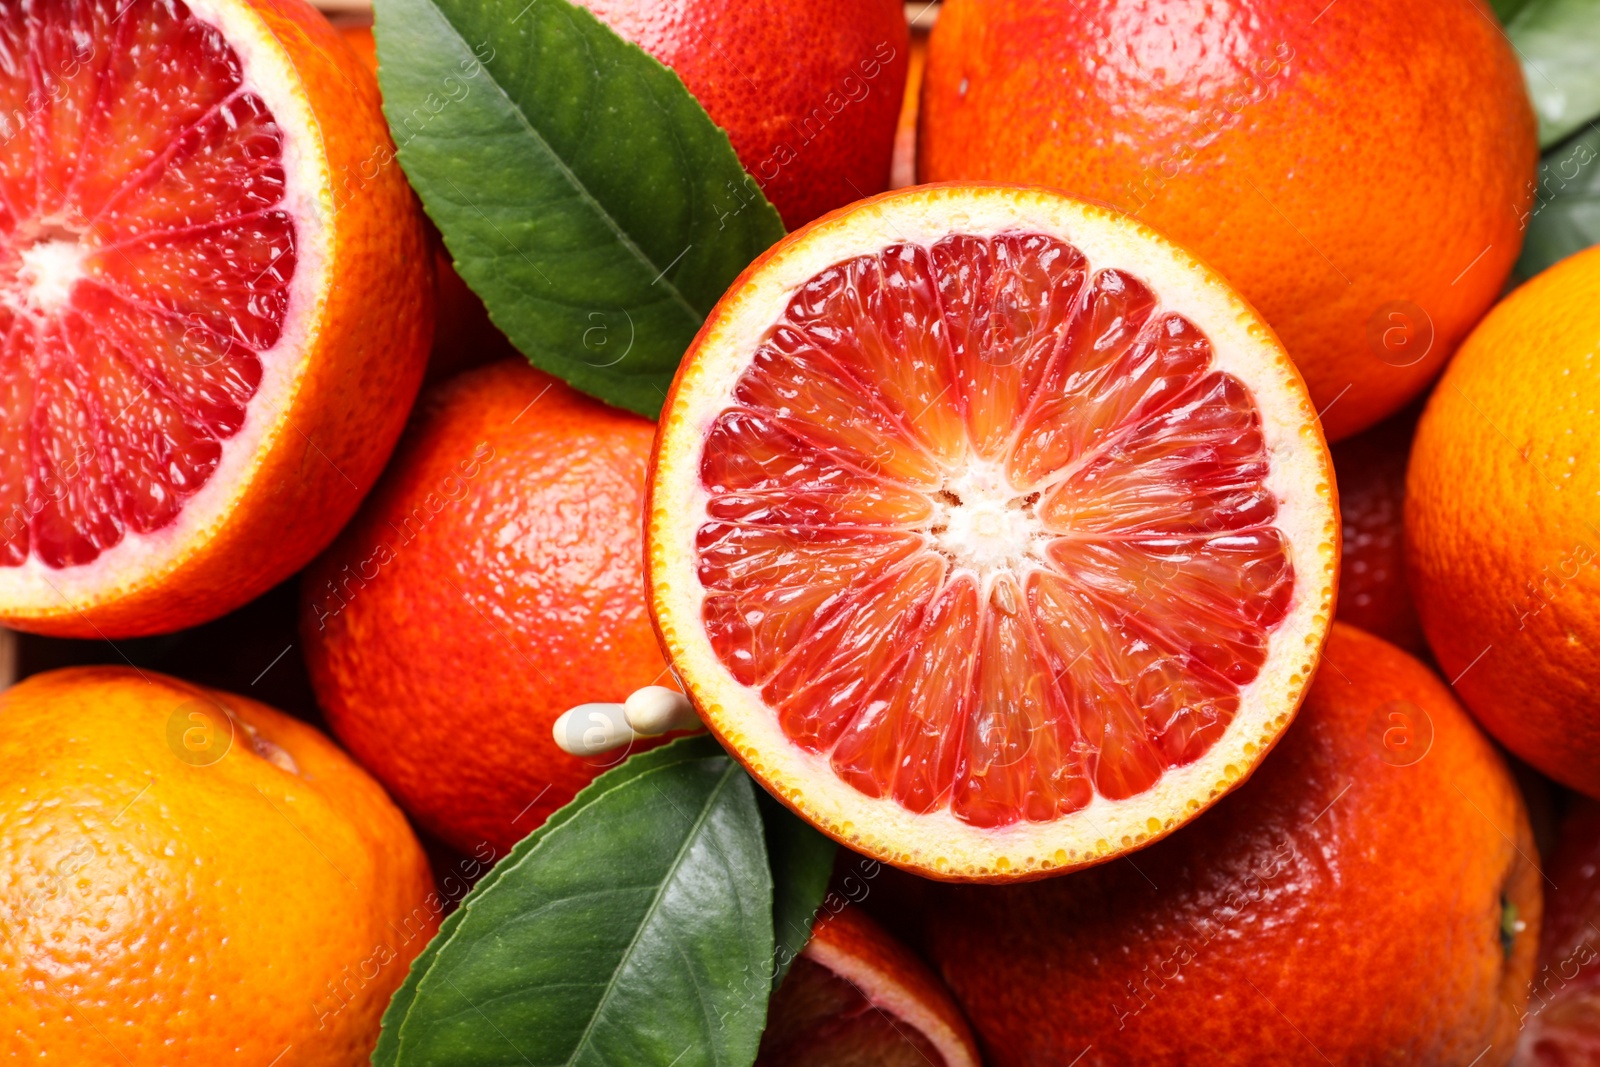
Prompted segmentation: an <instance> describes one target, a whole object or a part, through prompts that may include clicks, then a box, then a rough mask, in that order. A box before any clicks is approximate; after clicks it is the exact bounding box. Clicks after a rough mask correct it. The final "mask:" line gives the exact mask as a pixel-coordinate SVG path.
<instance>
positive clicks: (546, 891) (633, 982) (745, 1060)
mask: <svg viewBox="0 0 1600 1067" xmlns="http://www.w3.org/2000/svg"><path fill="white" fill-rule="evenodd" d="M771 909H772V881H771V874H770V871H769V870H768V867H767V861H766V853H765V846H764V843H763V837H762V827H761V817H760V814H759V812H758V809H757V807H756V800H755V788H754V786H753V785H752V784H751V782H750V779H749V777H748V776H747V775H746V774H745V773H744V772H743V771H742V770H741V769H740V768H739V766H738V765H737V764H736V763H734V762H733V761H732V760H730V759H729V758H728V757H727V755H726V754H725V753H724V752H723V751H722V749H721V748H720V747H719V746H718V745H717V744H716V742H715V741H713V740H711V739H710V738H708V737H705V736H703V735H702V736H699V737H693V738H687V739H684V740H681V741H678V742H675V743H673V744H671V745H667V746H663V747H662V748H659V749H654V750H652V751H650V752H647V753H643V754H641V755H638V756H635V757H633V758H631V759H630V760H628V761H627V762H626V763H624V764H623V765H622V766H621V767H619V768H617V769H616V770H613V771H610V772H607V773H606V774H604V775H602V776H601V777H599V778H597V779H596V780H595V781H594V783H593V784H591V785H590V787H589V788H588V789H586V790H584V791H583V793H581V794H579V796H578V797H577V798H576V799H575V800H574V801H573V802H572V803H571V804H569V805H568V806H567V807H565V808H563V809H562V810H561V811H559V812H557V813H556V815H555V816H553V817H552V818H551V820H550V821H549V822H547V823H546V824H545V825H544V826H543V827H541V828H540V829H539V830H537V831H535V832H534V833H533V834H532V835H530V836H529V837H528V838H527V839H525V840H524V841H522V842H521V843H519V844H518V845H517V847H516V848H515V849H513V850H512V852H511V854H510V855H509V856H507V857H506V859H505V861H504V862H502V863H501V864H500V866H498V867H496V868H495V870H494V871H492V872H491V873H490V874H489V875H488V876H487V877H486V878H485V880H484V882H483V884H481V885H480V886H479V887H478V888H477V889H475V890H474V891H473V892H472V894H470V895H469V896H468V897H467V899H466V900H465V901H464V902H463V904H462V907H461V909H460V910H459V911H457V912H456V913H455V914H454V915H452V916H451V917H450V919H449V920H447V922H446V923H445V928H444V929H442V930H441V931H440V934H439V936H438V937H437V938H436V939H435V940H434V942H433V944H432V945H430V946H429V948H428V950H427V952H426V953H425V955H424V956H423V957H419V959H418V962H417V964H416V965H415V966H414V967H413V969H412V974H411V975H410V976H409V977H408V979H407V982H406V985H405V986H404V987H402V989H401V991H400V992H399V993H397V994H396V996H395V999H394V1001H393V1002H392V1003H391V1005H390V1008H389V1011H388V1012H387V1013H386V1014H385V1017H384V1027H385V1031H384V1034H383V1037H382V1039H381V1040H380V1043H379V1048H378V1051H377V1053H375V1056H374V1062H375V1063H377V1064H380V1065H383V1067H389V1065H394V1067H422V1065H434V1064H449V1065H451V1067H490V1065H502V1064H503V1065H508V1067H509V1065H512V1064H524V1063H526V1064H537V1065H540V1067H543V1065H547V1064H552V1065H553V1064H564V1065H574V1067H576V1065H584V1067H601V1065H611V1064H618V1063H628V1064H639V1065H641V1067H651V1065H659V1067H668V1065H669V1064H670V1065H675V1067H695V1065H708V1067H710V1065H718V1067H727V1065H732V1067H744V1065H746V1064H749V1063H750V1062H751V1061H752V1060H753V1059H754V1057H755V1052H756V1047H757V1045H758V1043H759V1040H760V1035H761V1029H762V1027H763V1025H764V1024H765V1021H766V1000H767V993H768V988H769V986H768V975H769V974H770V961H771V958H772V944H773V942H772V912H771Z"/></svg>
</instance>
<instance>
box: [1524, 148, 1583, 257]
mask: <svg viewBox="0 0 1600 1067" xmlns="http://www.w3.org/2000/svg"><path fill="white" fill-rule="evenodd" d="M1529 210H1530V211H1531V214H1530V215H1529V218H1528V226H1527V231H1526V232H1525V233H1524V234H1523V238H1522V257H1521V258H1520V259H1518V260H1517V267H1516V277H1517V278H1518V279H1526V278H1531V277H1533V276H1534V275H1535V274H1538V273H1539V272H1540V271H1542V270H1544V269H1545V268H1546V267H1548V266H1550V264H1552V263H1554V262H1556V260H1558V259H1565V258H1566V257H1568V256H1570V255H1572V253H1574V252H1577V251H1581V250H1582V249H1585V248H1588V247H1589V246H1590V245H1593V244H1600V129H1596V128H1591V129H1589V130H1587V131H1585V132H1584V133H1581V134H1579V135H1578V136H1577V137H1574V138H1572V139H1571V140H1568V141H1565V142H1563V143H1561V144H1559V145H1557V146H1556V147H1555V148H1552V149H1551V150H1550V151H1548V152H1546V153H1545V155H1544V159H1543V160H1542V161H1540V163H1539V184H1538V188H1537V191H1536V193H1535V196H1534V202H1533V206H1532V208H1530V209H1529Z"/></svg>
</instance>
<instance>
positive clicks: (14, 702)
mask: <svg viewBox="0 0 1600 1067" xmlns="http://www.w3.org/2000/svg"><path fill="white" fill-rule="evenodd" d="M212 701H215V702H217V703H220V704H222V705H224V706H225V707H226V708H227V709H228V711H229V712H231V713H232V715H233V716H234V718H235V720H237V722H238V723H239V724H240V725H239V726H238V727H236V728H235V729H234V733H233V740H232V744H231V747H229V748H228V749H227V751H226V754H224V755H223V756H222V757H221V758H220V759H218V760H216V761H215V762H212V763H209V764H202V765H195V764H191V763H187V762H184V761H183V760H181V759H179V758H178V755H177V752H178V750H179V748H180V747H181V745H182V742H181V741H179V742H177V743H176V744H177V746H178V747H172V746H171V745H169V740H168V738H169V733H168V730H169V719H171V718H172V717H173V716H174V715H177V716H178V717H179V718H180V721H181V724H183V725H187V724H188V723H189V722H191V720H189V719H188V718H187V712H188V711H192V710H194V709H195V708H197V707H198V708H205V709H210V710H212V711H214V705H213V704H212V703H211V702H212ZM212 721H213V725H214V726H215V727H216V728H218V729H225V726H223V725H222V724H224V723H225V722H226V717H225V716H223V715H222V714H220V713H217V714H215V717H214V718H213V720H212ZM245 725H248V726H249V727H253V728H254V729H255V730H256V731H258V734H259V737H260V738H264V739H265V740H266V741H268V742H271V743H272V744H274V745H276V746H278V747H279V748H281V749H283V750H285V751H287V753H288V754H289V757H290V758H291V759H292V760H293V761H294V763H295V764H296V765H297V766H298V769H299V773H298V774H294V773H290V772H289V771H286V770H284V769H282V768H281V767H280V766H277V765H275V764H274V763H272V762H269V761H268V760H267V759H265V758H263V757H262V756H261V755H258V754H257V752H256V751H255V749H254V748H253V745H252V741H251V738H250V736H249V734H248V733H247V732H246V730H245V728H244V727H245ZM0 781H3V782H4V783H5V784H4V787H3V788H0V865H3V867H4V874H3V875H0V887H3V888H0V929H3V930H5V931H6V936H5V937H4V938H3V939H0V1033H3V1034H5V1039H4V1042H3V1047H4V1049H5V1052H6V1053H7V1056H6V1058H7V1060H8V1061H16V1062H21V1061H24V1060H26V1061H29V1062H41V1061H43V1062H49V1063H64V1064H72V1065H73V1067H167V1065H170V1064H173V1063H193V1064H222V1063H240V1064H246V1063H249V1064H261V1065H266V1064H268V1063H272V1064H274V1065H275V1067H357V1065H358V1064H364V1063H365V1062H366V1056H367V1054H368V1053H369V1052H370V1050H371V1048H372V1046H373V1044H374V1043H375V1042H376V1041H377V1037H378V1021H379V1017H380V1015H381V1014H382V1012H383V1009H384V1006H385V1005H386V1004H387V1002H388V999H389V996H390V994H391V993H392V992H393V991H394V990H395V989H396V988H397V987H398V986H399V985H400V983H401V981H402V980H403V979H404V978H405V974H406V968H407V967H408V966H409V964H410V961H411V959H412V957H413V956H415V955H416V954H417V952H419V951H420V950H421V949H422V947H423V945H425V944H426V943H427V941H428V939H429V938H430V937H431V936H432V935H433V933H434V931H435V929H436V927H437V922H438V918H437V911H438V907H439V902H438V898H437V896H436V894H435V893H434V888H433V880H432V878H431V876H430V874H429V871H428V865H427V861H426V858H425V857H424V855H423V852H422V848H421V846H420V845H419V844H418V843H417V840H416V838H415V837H414V836H413V834H412V832H411V829H410V827H409V826H407V824H406V821H405V818H404V816H402V815H401V814H400V811H399V809H398V808H396V807H395V806H394V804H393V803H392V802H391V801H390V800H389V798H388V797H387V796H385V795H384V792H383V790H382V789H381V788H379V786H378V784H377V783H376V782H374V781H373V780H372V779H371V778H369V777H368V776H367V774H366V773H365V772H364V771H362V770H361V768H360V767H358V766H356V765H355V763H354V762H353V761H352V760H351V759H350V758H349V757H348V756H346V755H345V754H344V753H343V752H341V751H339V749H337V748H336V747H335V746H334V745H333V744H332V743H331V742H330V741H329V740H328V739H327V738H325V737H324V736H323V735H322V734H320V733H318V732H317V731H316V730H315V729H313V728H312V727H310V726H307V725H306V724H304V723H302V722H299V721H297V720H295V719H291V718H289V717H288V716H286V715H283V714H282V713H280V712H277V711H274V710H272V709H271V708H269V707H267V706H265V705H264V704H258V703H256V702H255V701H252V700H247V699H245V698H244V697H239V696H234V695H232V694H227V693H220V692H216V691H208V690H204V689H201V688H200V687H198V686H192V685H190V684H188V683H186V682H182V681H179V680H177V679H175V678H169V677H166V676H165V675H159V674H152V673H149V672H145V673H144V674H143V675H141V674H140V673H138V672H136V671H135V670H132V669H129V668H121V667H89V668H76V669H69V670H61V671H52V672H50V673H48V674H42V675H34V676H33V677H31V678H29V679H27V680H26V681H24V682H22V683H21V684H20V685H17V686H15V687H14V688H12V689H10V690H8V691H7V692H6V693H5V694H4V695H3V696H0ZM280 1056H281V1058H276V1059H275V1057H280Z"/></svg>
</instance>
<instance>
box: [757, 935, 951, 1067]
mask: <svg viewBox="0 0 1600 1067" xmlns="http://www.w3.org/2000/svg"><path fill="white" fill-rule="evenodd" d="M981 1062H982V1061H981V1060H980V1059H979V1057H978V1048H977V1043H976V1042H975V1041H974V1040H973V1037H972V1030H971V1028H970V1027H969V1026H968V1025H967V1020H966V1019H965V1018H963V1017H962V1015H961V1009H960V1008H958V1007H956V1002H955V998H953V997H952V996H951V995H950V991H949V990H948V989H947V988H945V985H944V983H943V982H941V981H939V979H938V978H937V977H936V976H935V975H934V973H933V972H932V971H930V970H929V969H928V965H927V964H925V963H923V962H922V961H921V960H919V959H917V957H916V956H914V955H912V954H911V951H910V950H909V949H907V948H906V947H905V946H904V945H902V944H900V943H899V942H898V941H896V940H895V939H894V938H892V937H890V936H889V935H888V934H887V933H886V932H885V931H884V930H883V928H882V927H880V926H879V925H878V924H877V923H875V922H873V921H872V920H871V919H869V918H867V916H866V914H865V913H864V912H861V911H859V910H857V909H856V908H853V907H850V906H849V905H844V906H843V907H842V908H841V909H840V910H838V911H836V912H832V913H830V914H826V915H824V916H822V918H820V919H818V920H817V923H816V926H815V927H814V928H813V930H812V934H811V940H810V941H809V942H807V943H806V947H805V949H804V951H802V952H801V953H800V955H799V957H798V958H796V959H795V961H794V964H793V965H792V966H791V967H790V968H789V973H788V974H787V975H785V976H784V979H783V984H782V985H780V986H779V987H778V989H777V991H776V992H775V993H773V995H772V1002H771V1004H770V1005H769V1006H768V1008H767V1028H766V1032H765V1033H763V1034H762V1036H761V1050H760V1052H759V1053H758V1054H757V1056H756V1062H755V1067H848V1065H851V1064H855V1065H860V1067H866V1065H868V1064H871V1065H872V1067H979V1064H980V1063H981Z"/></svg>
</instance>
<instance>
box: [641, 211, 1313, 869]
mask: <svg viewBox="0 0 1600 1067" xmlns="http://www.w3.org/2000/svg"><path fill="white" fill-rule="evenodd" d="M650 490H651V497H650V504H649V530H648V537H649V568H648V569H649V580H650V587H651V609H652V612H653V615H654V618H655V621H656V625H657V629H658V631H659V633H660V636H661V638H662V641H663V643H664V647H665V648H666V650H667V652H668V654H669V656H670V658H671V661H672V664H673V666H674V667H675V668H676V670H677V672H678V674H679V677H680V678H681V679H682V681H683V683H684V685H685V688H686V690H687V692H688V694H689V696H690V699H691V700H692V701H693V702H694V704H695V706H696V708H697V709H698V710H699V712H700V714H701V717H702V718H703V719H704V720H705V722H706V724H707V725H708V726H709V727H710V728H711V730H712V731H714V732H715V733H716V735H717V736H718V737H719V738H720V739H721V740H722V741H723V742H724V744H726V745H727V746H728V747H729V748H730V749H731V750H732V751H733V752H734V753H735V754H736V756H737V757H738V758H739V759H740V760H741V761H742V762H743V763H744V764H745V766H746V767H747V768H749V770H750V771H751V773H752V774H753V775H755V777H756V778H757V779H759V780H760V781H761V782H762V783H763V784H764V785H765V786H766V787H767V788H768V789H769V790H770V791H772V792H773V793H774V794H775V795H776V796H777V797H779V798H780V799H781V800H783V801H784V802H785V803H787V804H788V805H789V806H790V807H792V808H793V809H794V810H795V811H797V812H798V813H800V814H801V815H802V816H803V817H805V818H806V819H808V820H809V821H811V822H812V823H813V824H815V825H816V826H818V827H819V828H821V829H822V830H823V831H825V832H826V833H828V834H831V835H832V836H834V837H835V838H837V839H838V840H840V841H842V842H844V843H846V844H847V845H849V846H850V847H852V848H854V849H856V850H858V851H861V852H865V853H867V854H869V855H872V856H875V857H878V858H881V859H884V860H887V861H888V862H891V863H894V864H896V865H899V866H902V867H906V868H908V869H912V870H916V871H920V872H922V873H924V874H928V875H931V876H933V877H940V878H951V879H956V878H959V879H987V880H1007V879H1016V878H1028V877H1038V876H1041V875H1044V874H1047V873H1050V872H1055V871H1061V870H1066V869H1068V868H1072V867H1076V866H1081V865H1083V864H1086V863H1093V862H1096V861H1098V860H1102V859H1105V858H1106V857H1108V856H1111V855H1114V854H1116V853H1118V852H1121V851H1124V850H1127V849H1130V848H1134V847H1137V846H1139V845H1142V844H1145V843H1147V842H1149V841H1152V840H1154V839H1156V838H1158V837H1161V836H1162V835H1164V834H1166V833H1167V832H1169V831H1171V830H1172V829H1173V828H1174V827H1176V826H1178V825H1179V824H1181V823H1183V822H1184V821H1186V820H1188V819H1189V818H1192V817H1193V816H1194V815H1195V814H1197V813H1198V812H1199V811H1200V810H1202V809H1203V808H1204V807H1206V806H1207V805H1209V804H1210V803H1211V802H1213V801H1215V800H1216V799H1217V798H1218V797H1220V796H1221V795H1222V794H1223V793H1225V792H1227V791H1228V790H1229V789H1231V788H1233V787H1234V786H1235V785H1237V784H1238V783H1239V782H1240V781H1242V780H1243V779H1244V778H1245V776H1246V775H1248V774H1249V773H1250V771H1251V769H1252V768H1253V767H1254V766H1255V764H1256V762H1257V761H1258V760H1260V759H1261V758H1262V756H1263V755H1265V753H1266V752H1267V750H1268V749H1269V748H1271V747H1272V745H1273V744H1274V743H1275V741H1276V740H1277V738H1278V736H1279V734H1280V733H1281V731H1282V730H1283V729H1284V727H1285V726H1287V725H1288V723H1289V721H1290V719H1291V717H1292V716H1293V714H1294V711H1295V709H1296V708H1297V707H1298V705H1299V702H1300V699H1301V696H1302V694H1303V693H1304V691H1305V687H1306V685H1307V683H1308V681H1309V680H1310V677H1311V673H1312V670H1313V668H1314V666H1315V664H1316V660H1317V656H1318V653H1319V650H1320V648H1321V645H1322V641H1323V638H1324V637H1325V636H1326V633H1327V628H1328V622H1329V619H1330V617H1331V615H1332V608H1333V596H1334V588H1335V583H1336V577H1337V570H1338V544H1339V527H1338V516H1337V511H1338V509H1337V504H1336V499H1335V490H1334V482H1333V475H1332V470H1331V467H1330V464H1329V460H1328V453H1327V447H1326V445H1325V443H1324V441H1323V438H1322V433H1321V430H1320V428H1319V426H1318V424H1317V420H1316V413H1315V412H1314V411H1313V410H1312V408H1311V405H1310V401H1309V399H1308V398H1307V395H1306V391H1305V388H1304V385H1303V383H1302V382H1301V379H1300V377H1299V375H1298V373H1297V372H1296V371H1295V369H1294V366H1293V364H1292V363H1291V362H1290V361H1289V358H1288V356H1287V355H1286V354H1285V353H1284V350H1283V348H1282V346H1281V345H1280V344H1279V343H1278V341H1277V339H1276V338H1275V337H1274V335H1273V334H1272V332H1271V330H1270V329H1269V328H1268V327H1267V326H1266V325H1265V324H1264V323H1263V322H1262V320H1261V319H1260V318H1259V317H1258V316H1257V315H1256V314H1255V313H1254V311H1252V310H1251V309H1250V307H1249V306H1248V305H1246V304H1245V303H1244V302H1243V301H1242V300H1241V299H1240V298H1239V297H1238V296H1237V295H1236V294H1235V293H1234V291H1233V290H1232V289H1230V288H1229V287H1228V286H1227V284H1226V283H1225V282H1224V281H1223V280H1222V279H1221V278H1220V277H1218V276H1217V275H1216V274H1214V273H1213V272H1211V271H1210V270H1209V269H1208V268H1206V267H1205V266H1203V265H1201V264H1200V263H1198V262H1197V261H1195V260H1194V259H1193V258H1192V257H1191V256H1190V255H1188V254H1187V253H1185V252H1184V251H1183V250H1181V249H1179V248H1177V247H1175V246H1174V245H1172V244H1171V243H1169V242H1168V241H1167V240H1165V239H1164V238H1162V237H1160V236H1158V235H1157V234H1155V233H1154V232H1153V231H1151V230H1149V229H1148V228H1146V227H1144V226H1143V225H1141V224H1139V223H1137V222H1135V221H1133V220H1131V219H1128V218H1125V217H1123V216H1119V215H1116V214H1114V213H1112V212H1110V211H1108V210H1104V209H1101V208H1098V207H1094V206H1091V205H1088V204H1084V203H1082V202H1079V201H1075V200H1072V199H1069V198H1067V197H1064V196H1061V195H1058V194H1054V193H1050V192H1047V191H1044V190H1037V189H1021V188H1010V187H996V186H954V185H953V186H922V187H918V188H913V189H909V190H904V191H901V192H897V193H890V194H886V195H884V196H881V197H878V198H875V199H871V200H866V201H863V202H861V203H859V204H857V205H855V206H853V207H850V208H847V209H845V210H843V211H841V212H838V213H835V214H834V215H832V216H829V217H827V218H826V219H823V220H820V221H819V222H817V223H815V224H814V225H812V226H810V227H807V228H806V229H803V230H800V231H798V232H796V233H794V234H792V235H790V236H789V237H788V238H786V239H785V240H784V241H782V242H780V243H779V244H778V245H777V246H775V247H774V248H773V249H772V250H771V251H769V252H768V253H767V254H766V255H765V256H764V257H762V258H761V259H760V260H758V261H757V262H756V263H755V264H753V265H752V266H751V267H750V269H749V270H748V271H746V273H745V274H744V275H743V276H742V277H741V278H740V279H739V280H738V281H737V282H736V283H735V284H734V286H733V288H732V289H731V290H730V291H729V293H728V294H727V295H726V296H725V297H724V298H723V300H722V302H721V303H720V304H719V305H718V306H717V308H716V309H715V310H714V311H713V313H712V315H711V316H710V318H709V319H708V320H707V322H706V325H705V327H704V329H703V330H702V331H701V333H700V336H699V337H698V338H697V339H696V340H695V343H694V345H693V346H692V347H691V349H690V351H689V353H688V354H687V356H686V357H685V359H684V361H683V364H682V366H681V368H680V369H679V371H678V376H677V379H676V381H675V383H674V386H673V389H672V393H671V396H670V398H669V399H668V402H667V405H666V408H665V411H664V412H663V415H662V421H661V426H660V430H659V436H658V438H657V445H656V456H655V460H654V466H653V470H652V475H651V484H650Z"/></svg>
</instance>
